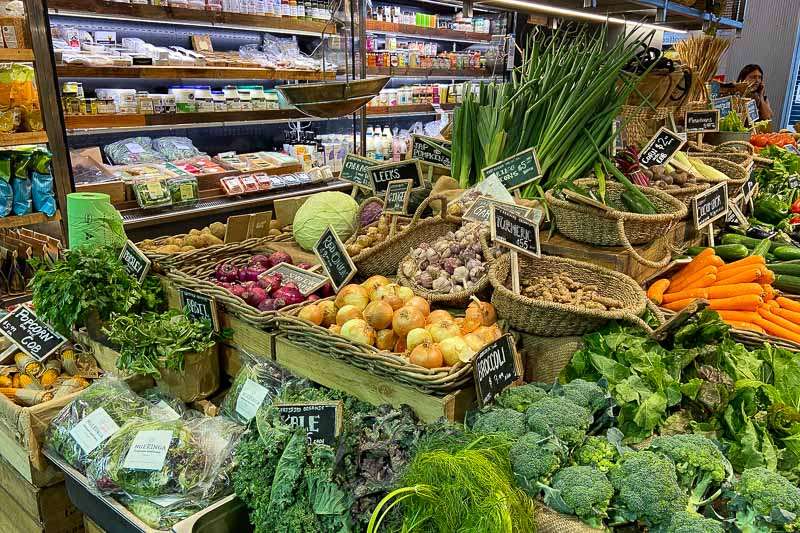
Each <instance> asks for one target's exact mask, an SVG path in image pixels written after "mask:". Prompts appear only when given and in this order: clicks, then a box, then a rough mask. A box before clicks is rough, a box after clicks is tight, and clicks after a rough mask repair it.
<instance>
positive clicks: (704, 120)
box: [684, 109, 719, 133]
mask: <svg viewBox="0 0 800 533" xmlns="http://www.w3.org/2000/svg"><path fill="white" fill-rule="evenodd" d="M684 124H685V129H686V133H709V132H715V131H719V109H711V110H706V111H687V112H686V117H685V121H684Z"/></svg>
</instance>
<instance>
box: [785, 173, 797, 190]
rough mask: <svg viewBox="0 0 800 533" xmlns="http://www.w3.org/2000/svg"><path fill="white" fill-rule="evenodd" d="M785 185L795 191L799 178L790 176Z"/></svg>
mask: <svg viewBox="0 0 800 533" xmlns="http://www.w3.org/2000/svg"><path fill="white" fill-rule="evenodd" d="M786 183H787V184H788V185H789V188H790V189H796V188H798V187H800V176H798V175H797V174H792V175H791V176H789V179H788V180H787V181H786Z"/></svg>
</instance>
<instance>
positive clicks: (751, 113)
mask: <svg viewBox="0 0 800 533" xmlns="http://www.w3.org/2000/svg"><path fill="white" fill-rule="evenodd" d="M760 118H761V115H760V114H759V113H758V103H757V102H756V101H755V100H752V99H751V100H748V101H747V121H748V122H749V123H750V126H755V125H756V122H758V120H759V119H760Z"/></svg>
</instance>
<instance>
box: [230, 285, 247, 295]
mask: <svg viewBox="0 0 800 533" xmlns="http://www.w3.org/2000/svg"><path fill="white" fill-rule="evenodd" d="M228 290H229V291H231V294H233V295H234V296H238V297H239V298H243V295H244V293H246V292H247V289H245V288H244V287H242V286H241V285H233V286H231V288H230V289H228Z"/></svg>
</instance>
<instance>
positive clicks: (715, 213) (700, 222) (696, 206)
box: [692, 182, 728, 230]
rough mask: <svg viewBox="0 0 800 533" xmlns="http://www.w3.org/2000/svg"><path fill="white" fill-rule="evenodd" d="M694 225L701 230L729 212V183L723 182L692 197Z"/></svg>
mask: <svg viewBox="0 0 800 533" xmlns="http://www.w3.org/2000/svg"><path fill="white" fill-rule="evenodd" d="M692 211H693V216H694V227H695V229H697V230H701V229H703V228H705V227H706V226H708V225H709V224H711V223H712V222H714V221H715V220H717V219H718V218H720V217H723V216H725V215H726V214H727V213H728V184H727V183H725V182H722V183H720V184H718V185H715V186H714V187H711V188H710V189H706V190H705V191H703V192H701V193H700V194H698V195H697V196H695V197H694V198H692Z"/></svg>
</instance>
